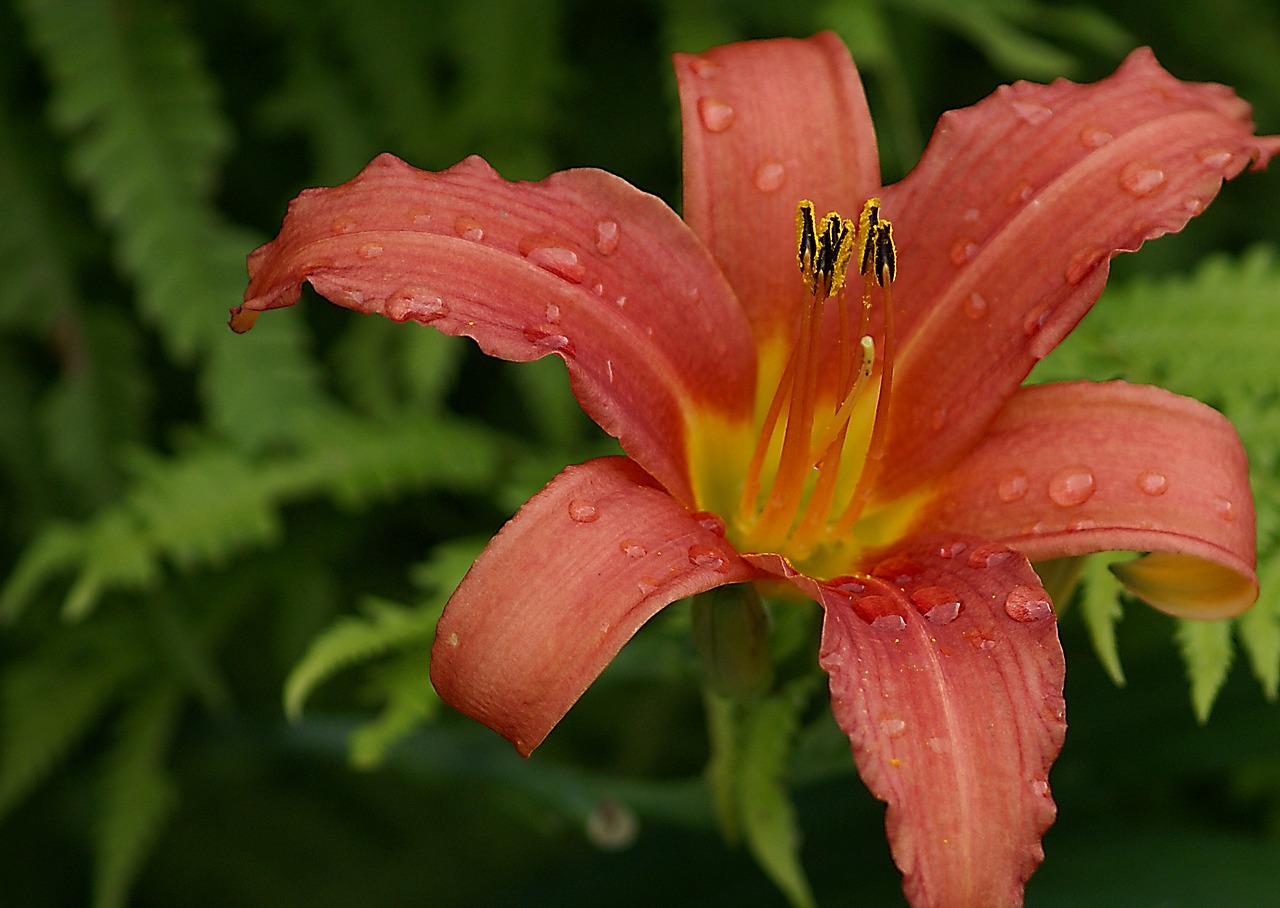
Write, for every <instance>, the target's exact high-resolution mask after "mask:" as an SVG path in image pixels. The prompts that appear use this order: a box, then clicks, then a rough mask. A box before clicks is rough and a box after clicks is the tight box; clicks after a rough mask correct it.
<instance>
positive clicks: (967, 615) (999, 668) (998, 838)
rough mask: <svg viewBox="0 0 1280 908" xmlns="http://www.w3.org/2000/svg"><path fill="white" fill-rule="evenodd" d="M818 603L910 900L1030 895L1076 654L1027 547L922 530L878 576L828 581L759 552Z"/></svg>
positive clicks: (837, 686) (848, 717)
mask: <svg viewBox="0 0 1280 908" xmlns="http://www.w3.org/2000/svg"><path fill="white" fill-rule="evenodd" d="M751 560H753V561H755V562H757V566H759V567H761V568H763V569H770V568H771V569H772V570H773V571H774V572H775V573H776V574H778V576H780V577H783V578H784V579H788V580H790V581H791V582H792V583H794V584H796V585H797V586H799V587H800V588H801V589H803V590H804V591H805V592H807V593H808V594H809V595H810V596H813V597H814V598H815V599H817V600H818V601H820V602H821V603H822V605H823V608H824V610H825V613H826V618H825V621H824V622H823V628H822V650H821V654H820V657H819V658H820V661H821V664H822V667H823V668H824V669H826V671H827V673H828V674H829V675H830V683H831V698H832V704H831V708H832V710H833V711H834V713H835V716H836V721H837V722H838V723H839V724H840V727H841V728H842V729H843V730H844V731H845V733H846V734H848V736H849V740H850V742H851V744H852V745H853V755H854V759H855V760H856V761H857V764H858V772H859V774H860V775H861V776H862V780H863V781H864V782H865V783H866V785H867V788H869V789H870V790H871V792H872V794H874V795H875V796H876V797H877V798H880V799H881V800H883V801H886V802H887V803H888V813H887V815H886V828H887V831H888V836H889V843H890V847H891V848H892V851H893V856H894V860H895V861H896V862H897V864H898V867H899V868H900V869H901V870H902V872H903V877H904V879H903V888H904V890H905V892H906V895H907V899H908V901H910V902H911V904H912V905H919V906H924V905H946V906H948V908H963V906H973V908H979V906H981V908H999V906H1012V905H1021V904H1022V891H1023V886H1024V884H1025V883H1026V881H1027V879H1028V878H1029V877H1030V876H1031V874H1032V872H1033V871H1034V870H1035V868H1036V867H1037V866H1038V865H1039V863H1040V861H1041V860H1043V858H1044V851H1043V849H1042V847H1041V844H1040V838H1041V836H1042V835H1043V834H1044V832H1045V830H1046V829H1048V828H1049V826H1050V825H1051V824H1052V823H1053V820H1054V817H1055V816H1056V807H1055V806H1054V803H1053V799H1052V797H1051V794H1050V790H1049V782H1048V776H1049V769H1050V767H1051V766H1052V765H1053V761H1054V760H1055V759H1056V758H1057V755H1058V752H1059V751H1060V750H1061V749H1062V742H1063V738H1064V736H1065V733H1066V706H1065V701H1064V700H1063V697H1062V685H1063V678H1064V674H1065V660H1064V659H1063V655H1062V647H1061V645H1060V644H1059V642H1058V633H1057V622H1056V620H1055V618H1054V616H1053V609H1052V606H1051V605H1050V602H1049V597H1048V594H1046V593H1045V592H1044V589H1043V588H1042V587H1041V585H1040V581H1039V579H1038V578H1037V577H1036V575H1035V572H1034V571H1033V570H1032V568H1031V565H1030V564H1029V563H1028V562H1027V560H1026V559H1025V558H1023V557H1022V556H1021V555H1019V554H1017V553H1015V552H1013V551H1011V550H1009V549H1007V548H1004V547H1003V546H995V545H989V544H978V543H974V542H971V541H964V540H959V539H954V538H950V539H947V538H938V539H922V538H917V539H916V540H915V541H912V542H909V543H907V544H905V545H904V546H902V547H899V548H897V549H895V550H894V551H893V552H892V553H891V554H889V555H888V556H887V557H886V558H885V559H884V560H882V561H881V562H879V563H878V564H876V565H875V566H873V567H872V568H871V573H870V575H860V576H858V577H850V578H844V579H837V580H833V581H831V582H830V583H828V584H822V583H818V582H817V581H814V580H811V579H809V578H806V577H803V576H801V575H798V574H796V573H795V572H794V571H791V570H789V569H788V568H787V567H786V565H785V563H784V562H782V561H781V560H780V559H777V557H776V556H772V561H770V556H763V557H762V558H759V559H757V558H751Z"/></svg>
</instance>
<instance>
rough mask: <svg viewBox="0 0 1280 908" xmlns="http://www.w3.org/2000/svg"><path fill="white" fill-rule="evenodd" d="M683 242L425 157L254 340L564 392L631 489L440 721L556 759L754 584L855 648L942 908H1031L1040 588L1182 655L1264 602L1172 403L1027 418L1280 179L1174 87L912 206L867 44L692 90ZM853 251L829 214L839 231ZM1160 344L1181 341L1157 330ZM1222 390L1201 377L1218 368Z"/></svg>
mask: <svg viewBox="0 0 1280 908" xmlns="http://www.w3.org/2000/svg"><path fill="white" fill-rule="evenodd" d="M675 66H676V72H677V77H678V84H679V89H680V104H681V114H682V125H683V132H684V205H685V212H684V220H681V218H680V217H679V216H677V215H676V214H675V213H673V212H672V211H671V209H670V208H668V207H667V206H666V205H665V204H664V203H663V202H662V201H660V200H659V199H657V198H655V197H653V196H651V195H647V194H645V193H644V192H641V191H640V190H638V189H636V188H634V187H632V186H631V185H629V184H627V183H626V182H624V181H623V180H621V179H620V178H618V177H616V176H613V175H611V174H608V173H605V172H602V171H599V170H591V169H580V170H569V171H565V172H562V173H556V174H553V175H552V176H550V177H548V178H546V179H545V180H542V181H541V182H537V183H511V182H507V181H505V180H503V179H502V178H501V177H500V176H498V174H497V173H495V172H494V171H493V170H492V169H491V168H490V167H489V166H488V165H487V164H486V163H485V162H484V161H483V160H481V159H479V158H477V157H471V158H468V159H466V160H464V161H462V162H461V163H459V164H457V165H456V166H454V167H451V168H449V169H448V170H445V171H443V172H439V173H430V172H424V171H420V170H417V169H415V168H413V167H411V166H409V165H408V164H406V163H404V162H402V161H400V160H398V159H397V158H395V157H392V156H390V155H382V156H380V157H378V158H376V159H375V160H374V161H373V162H372V163H370V164H369V166H368V167H367V168H366V169H365V170H364V171H363V172H362V173H360V174H359V175H358V176H357V177H355V178H354V179H353V180H351V181H350V182H348V183H346V184H343V185H341V186H337V187H334V188H324V189H311V190H307V191H305V192H303V193H302V194H301V195H300V196H299V197H298V198H297V199H296V200H294V202H293V203H292V204H291V205H290V207H289V212H288V215H287V217H286V218H285V221H284V225H283V227H282V229H281V232H280V234H279V236H278V237H277V238H276V239H274V240H273V241H272V242H270V243H268V244H267V245H265V246H263V247H262V248H260V249H258V250H257V251H255V252H254V253H252V255H251V256H250V258H249V272H250V278H251V280H250V284H249V287H248V291H247V292H246V294H245V302H244V304H243V305H242V306H240V307H239V308H237V309H235V310H233V311H232V318H231V327H232V328H234V329H235V330H237V331H245V330H248V329H249V328H250V327H251V326H252V325H253V322H254V320H255V319H256V318H257V316H258V315H259V313H260V312H261V311H263V310H267V309H274V308H279V307H284V306H290V305H292V304H293V303H295V302H296V301H297V300H298V298H299V294H300V290H301V285H302V283H303V282H309V283H310V284H311V285H312V287H314V289H315V290H316V291H317V292H318V293H320V294H321V295H322V296H324V297H327V298H328V299H329V300H331V301H333V302H334V303H337V304H338V305H341V306H346V307H348V308H351V309H355V310H358V311H360V312H366V313H376V314H379V315H383V316H385V317H387V318H389V319H392V320H394V321H397V322H408V321H412V322H417V323H419V324H422V325H430V326H431V327H433V328H436V329H437V330H440V331H442V332H444V333H446V334H449V335H465V336H467V337H470V338H473V339H474V340H475V341H476V343H478V344H479V345H480V347H481V349H482V350H484V351H485V352H486V353H488V354H490V355H493V356H497V357H500V358H503V359H507V360H514V361H528V360H533V359H537V358H539V357H543V356H547V355H553V356H558V357H559V358H560V359H562V360H563V361H564V363H565V364H566V366H567V368H568V372H569V377H570V380H571V387H572V390H573V393H574V394H575V395H576V397H577V399H578V401H579V402H580V403H581V405H582V407H583V409H584V410H585V411H586V412H587V413H588V414H589V415H590V416H591V417H592V418H593V419H594V420H595V421H596V422H597V423H598V424H599V425H600V426H601V427H602V428H603V429H604V430H605V431H606V432H608V433H609V434H610V435H612V436H614V437H615V438H617V439H618V441H619V443H620V444H621V448H622V450H623V451H624V452H625V455H623V456H612V457H602V458H599V459H595V460H590V461H588V462H586V463H582V464H578V465H574V466H569V467H567V468H566V469H565V470H564V471H563V472H562V473H561V474H560V475H558V476H557V477H555V478H554V479H552V480H551V482H550V483H549V484H548V485H547V486H546V487H545V488H544V489H543V490H542V491H541V492H539V493H538V494H536V495H535V496H534V497H533V498H532V499H530V500H529V502H528V503H527V504H525V505H524V506H523V507H522V508H521V509H520V511H519V512H518V513H517V514H516V515H515V517H513V518H512V519H511V521H510V522H509V523H507V525H506V526H505V527H504V528H503V529H502V530H501V531H500V532H499V533H498V535H497V536H495V537H494V539H493V540H492V541H491V542H490V543H489V545H488V547H487V548H486V549H485V550H484V552H483V553H482V554H481V555H480V556H479V558H478V559H477V560H476V562H475V564H474V566H473V567H472V568H471V571H470V572H469V573H468V574H467V576H466V578H465V579H464V580H463V582H462V584H461V586H459V587H458V589H457V591H456V592H455V593H454V594H453V596H452V598H451V599H450V600H449V603H448V605H447V607H446V609H445V611H444V616H443V618H442V619H441V620H440V623H439V628H438V631H437V636H436V641H435V645H434V648H433V650H432V660H431V677H432V681H433V682H434V684H435V687H436V689H437V691H438V692H439V694H440V696H441V697H442V698H443V699H444V700H445V701H446V702H448V703H450V704H452V705H453V706H454V707H456V708H457V709H459V710H461V711H462V712H463V713H466V714H467V715H470V716H472V717H474V718H475V719H477V720H479V721H480V722H483V723H484V724H486V725H488V726H489V727H490V728H492V729H494V730H496V731H497V732H499V733H501V734H502V735H504V736H506V737H507V738H508V739H510V740H511V742H512V743H513V744H514V745H515V747H516V748H517V749H518V750H519V752H520V753H521V754H524V755H528V754H529V753H530V752H532V751H533V750H534V748H536V747H537V746H538V745H539V744H540V743H541V742H542V740H543V739H544V738H545V737H546V735H547V734H548V733H549V732H550V730H551V729H552V727H553V726H554V725H555V724H556V723H557V722H558V721H559V720H560V718H561V717H562V716H563V715H564V714H565V712H566V711H567V710H568V709H569V708H570V706H572V705H573V703H574V702H575V701H576V700H577V699H578V697H579V696H580V695H581V694H582V692H583V691H584V690H585V689H586V687H587V686H588V685H589V684H590V683H591V682H592V681H593V680H594V679H595V678H596V676H597V675H598V674H599V673H600V672H601V671H602V670H603V668H604V666H605V665H606V664H607V663H608V662H609V661H610V660H611V659H612V658H613V656H614V655H615V654H616V653H617V652H618V650H619V649H620V648H621V647H622V646H623V644H624V643H625V642H626V641H627V640H628V639H629V638H630V637H631V636H632V635H633V634H634V633H635V632H636V630H637V629H638V628H639V627H640V626H641V625H642V624H644V623H645V621H647V620H648V619H649V618H650V617H652V616H653V615H654V614H655V613H657V612H658V611H659V610H660V609H662V608H663V607H664V606H666V605H667V604H668V603H670V602H672V601H674V600H677V599H680V598H682V597H686V596H690V595H693V594H696V593H701V592H703V591H707V590H710V589H713V588H716V587H719V586H722V585H725V584H732V583H742V582H760V583H765V584H771V587H770V588H771V589H773V590H776V589H777V588H778V587H779V586H781V587H784V588H790V589H792V590H793V591H798V593H799V594H803V596H807V597H809V598H811V599H812V600H814V601H815V602H817V603H819V605H820V606H821V607H822V609H823V610H824V622H823V629H822V640H821V651H820V662H821V665H822V667H823V668H824V669H825V670H826V671H827V673H828V674H829V677H830V688H831V705H832V709H833V711H834V714H835V717H836V719H837V721H838V723H839V724H840V726H841V727H842V728H843V730H844V731H845V732H846V733H847V734H848V736H849V739H850V742H851V744H852V750H853V756H854V758H855V760H856V763H857V767H858V771H859V773H860V774H861V776H862V779H863V780H864V782H865V783H866V784H867V786H868V787H869V788H870V790H871V791H872V792H873V793H874V794H875V795H876V797H878V798H880V799H882V800H884V801H887V802H888V812H887V819H886V825H887V831H888V836H889V840H890V844H891V847H892V851H893V855H894V858H895V860H896V862H897V864H898V866H899V868H900V869H901V870H902V872H903V875H904V888H905V891H906V894H907V897H908V899H909V900H910V901H911V903H912V904H914V905H948V906H952V905H984V906H993V905H1016V904H1020V903H1021V900H1022V891H1023V885H1024V883H1025V881H1026V880H1027V878H1028V877H1029V876H1030V875H1031V873H1032V871H1033V870H1034V869H1035V867H1036V866H1037V865H1038V863H1039V862H1040V861H1041V859H1042V857H1043V851H1042V848H1041V844H1040V839H1041V835H1042V834H1043V832H1044V831H1045V830H1046V829H1047V828H1048V826H1049V825H1050V824H1051V823H1052V821H1053V818H1054V816H1055V810H1056V808H1055V805H1054V802H1053V800H1052V798H1051V795H1050V789H1049V783H1048V773H1049V769H1050V767H1051V765H1052V763H1053V761H1054V759H1055V758H1056V756H1057V754H1058V752H1059V750H1060V749H1061V746H1062V742H1063V736H1064V733H1065V727H1066V724H1065V707H1064V701H1063V697H1062V684H1063V672H1064V663H1063V654H1062V649H1061V645H1060V644H1059V641H1058V636H1057V628H1056V621H1055V617H1054V613H1053V608H1052V605H1051V602H1050V599H1049V596H1048V594H1047V593H1046V592H1045V590H1044V588H1043V586H1042V585H1041V582H1040V580H1039V579H1038V577H1037V575H1036V573H1035V572H1034V570H1033V569H1032V567H1031V565H1030V561H1029V560H1040V559H1049V558H1057V557H1062V556H1071V555H1081V554H1085V553H1092V552H1105V551H1132V552H1139V553H1146V554H1145V557H1141V558H1138V559H1137V560H1133V561H1129V562H1127V563H1125V564H1123V565H1120V566H1118V567H1117V568H1116V573H1117V576H1119V578H1120V579H1121V581H1122V582H1123V583H1124V584H1125V585H1126V586H1127V587H1128V588H1129V589H1130V590H1131V591H1132V592H1133V593H1134V594H1136V595H1137V596H1139V597H1141V598H1142V599H1144V600H1146V601H1147V602H1148V603H1150V604H1151V605H1153V606H1155V607H1156V608H1159V609H1162V610H1163V611H1166V612H1169V613H1171V614H1174V615H1181V616H1191V617H1204V618H1217V617H1222V616H1227V615H1233V614H1237V613H1239V612H1241V611H1243V610H1244V609H1246V608H1248V606H1249V605H1250V604H1251V603H1252V602H1253V600H1254V598H1255V595H1256V592H1257V576H1256V573H1255V551H1254V547H1255V528H1254V513H1253V503H1252V498H1251V494H1250V490H1249V485H1248V478H1247V466H1246V461H1245V455H1244V452H1243V450H1242V447H1241V444H1240V441H1239V438H1238V436H1237V435H1236V433H1235V431H1234V430H1233V429H1232V427H1231V426H1230V424H1229V423H1228V422H1227V421H1226V420H1225V419H1224V418H1223V417H1222V416H1220V415H1219V414H1218V413H1217V412H1215V411H1214V410H1212V409H1210V408H1209V407H1207V406H1204V405H1202V404H1200V403H1197V402H1195V401H1192V400H1188V399H1185V398H1182V397H1178V396H1175V395H1173V394H1170V393H1168V392H1165V391H1162V390H1159V389H1157V388H1153V387H1144V386H1137V385H1132V384H1127V383H1124V382H1106V383H1091V382H1073V383H1062V384H1048V385H1040V386H1029V387H1022V386H1021V385H1022V381H1023V379H1024V378H1025V377H1026V376H1027V374H1028V372H1029V371H1030V369H1031V367H1032V366H1033V365H1034V364H1035V362H1036V361H1037V360H1038V359H1040V358H1041V357H1043V356H1044V355H1045V354H1046V353H1048V352H1049V351H1050V350H1052V349H1053V347H1054V346H1055V345H1056V344H1057V343H1058V342H1059V341H1060V340H1061V339H1062V338H1063V337H1064V336H1065V335H1066V334H1067V333H1068V332H1069V331H1070V330H1071V329H1072V328H1073V327H1074V326H1075V324H1076V323H1077V322H1078V321H1079V320H1080V318H1081V317H1082V316H1084V314H1085V313H1086V312H1087V311H1088V309H1089V307H1090V306H1091V305H1092V304H1093V303H1094V301H1095V300H1096V299H1097V298H1098V296H1099V294H1100V293H1101V291H1102V288H1103V284H1104V282H1105V280H1106V276H1107V271H1108V263H1109V261H1110V259H1111V258H1112V257H1113V256H1114V255H1116V254H1117V253H1118V252H1122V251H1132V250H1135V249H1137V248H1138V247H1139V246H1140V245H1141V244H1142V243H1143V242H1144V241H1145V240H1147V239H1150V238H1152V237H1156V236H1159V235H1161V234H1164V233H1168V232H1171V231H1177V230H1179V229H1181V228H1182V227H1183V226H1184V225H1185V224H1186V223H1187V221H1188V220H1189V219H1190V218H1191V217H1192V216H1194V215H1195V214H1198V213H1199V212H1200V211H1201V210H1202V209H1203V208H1204V207H1205V205H1206V204H1207V203H1208V202H1209V201H1210V200H1211V199H1212V198H1213V197H1214V196H1215V195H1216V194H1217V192H1218V190H1219V188H1220V186H1221V184H1222V182H1223V180H1224V179H1228V178H1232V177H1234V176H1236V175H1237V174H1239V173H1240V172H1241V171H1242V170H1243V169H1244V168H1245V167H1246V166H1248V165H1250V164H1252V165H1253V166H1254V167H1255V168H1260V167H1262V166H1263V165H1265V163H1266V162H1267V160H1268V159H1269V158H1270V157H1271V156H1272V155H1273V154H1275V153H1276V151H1277V150H1280V138H1259V137H1256V136H1255V135H1254V128H1253V125H1252V123H1251V121H1250V111H1249V107H1248V105H1247V104H1245V103H1244V102H1243V101H1241V100H1240V99H1238V98H1237V97H1236V96H1235V95H1234V94H1233V93H1232V92H1231V91H1230V89H1228V88H1226V87H1223V86H1219V85H1206V84H1191V83H1185V82H1181V81H1178V80H1177V79H1175V78H1174V77H1172V76H1171V75H1169V74H1168V73H1167V72H1165V70H1164V69H1162V68H1161V67H1160V66H1159V64H1158V63H1157V62H1156V60H1155V58H1154V57H1153V55H1152V54H1151V52H1150V51H1148V50H1138V51H1135V52H1134V53H1133V54H1132V55H1131V56H1130V57H1129V58H1128V59H1127V60H1126V61H1125V62H1124V64H1123V65H1122V66H1121V67H1120V69H1119V70H1118V71H1117V72H1116V73H1115V74H1114V75H1112V76H1111V77H1109V78H1107V79H1104V80H1103V81H1101V82H1098V83H1096V84H1091V85H1078V84H1073V83H1071V82H1067V81H1064V80H1059V81H1056V82H1054V83H1053V84H1051V85H1032V84H1028V83H1022V82H1019V83H1017V84H1014V85H1009V86H1004V87H1002V88H1000V89H998V90H997V91H996V92H995V93H994V94H993V95H992V96H991V97H989V98H987V99H986V100H983V101H981V102H980V103H978V104H976V105H974V106H972V107H970V108H968V109H965V110H960V111H955V112H951V113H947V114H945V115H944V116H943V117H942V119H941V120H940V122H939V124H938V127H937V129H936V131H935V132H934V134H933V137H932V139H931V140H930V142H929V145H928V147H927V149H926V150H925V152H924V155H923V158H922V160H921V161H920V163H919V165H918V166H917V167H916V168H915V169H914V170H913V171H912V172H911V173H910V174H909V175H908V176H907V177H906V178H905V179H903V180H902V181H901V182H898V183H896V184H894V185H891V186H882V185H881V177H880V170H879V163H878V157H877V150H876V141H875V137H874V133H873V130H872V123H871V119H870V115H869V113H868V110H867V104H866V100H865V98H864V94H863V90H862V86H861V83H860V81H859V77H858V74H857V71H856V70H855V68H854V66H853V63H852V61H851V60H850V58H849V54H848V51H847V50H846V49H845V47H844V46H843V45H842V44H841V43H840V41H839V40H838V39H837V38H836V37H835V36H834V35H831V34H820V35H817V36H816V37H813V38H811V39H807V40H793V39H778V40H768V41H759V42H749V43H743V44H734V45H729V46H725V47H719V48H715V49H712V50H709V51H707V52H706V53H703V54H698V55H677V57H676V59H675ZM827 212H830V214H827ZM1140 317H1143V318H1148V317H1158V313H1142V314H1141V316H1140ZM1189 355H1191V354H1189Z"/></svg>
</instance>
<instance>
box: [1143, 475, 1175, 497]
mask: <svg viewBox="0 0 1280 908" xmlns="http://www.w3.org/2000/svg"><path fill="white" fill-rule="evenodd" d="M1138 488H1139V489H1141V490H1142V491H1143V492H1145V493H1146V494H1148V495H1163V494H1164V493H1165V492H1167V491H1169V480H1168V479H1166V478H1165V475H1164V474H1163V473H1157V472H1156V471H1155V470H1143V471H1142V472H1141V473H1139V474H1138Z"/></svg>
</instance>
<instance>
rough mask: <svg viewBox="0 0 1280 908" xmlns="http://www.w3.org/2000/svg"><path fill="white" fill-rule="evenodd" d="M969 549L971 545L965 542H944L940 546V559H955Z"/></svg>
mask: <svg viewBox="0 0 1280 908" xmlns="http://www.w3.org/2000/svg"><path fill="white" fill-rule="evenodd" d="M967 548H969V545H968V543H965V542H959V541H956V542H944V543H943V544H942V545H940V546H938V557H939V558H948V559H950V558H954V557H956V556H957V555H959V554H961V553H962V552H964V550H965V549H967Z"/></svg>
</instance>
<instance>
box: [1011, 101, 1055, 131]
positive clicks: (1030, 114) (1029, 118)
mask: <svg viewBox="0 0 1280 908" xmlns="http://www.w3.org/2000/svg"><path fill="white" fill-rule="evenodd" d="M1009 106H1010V107H1012V108H1013V112H1014V113H1015V114H1017V115H1018V119H1020V120H1022V121H1023V122H1024V123H1027V124H1029V125H1031V126H1039V125H1040V124H1041V123H1043V122H1045V121H1046V120H1048V119H1049V118H1050V117H1051V116H1053V109H1052V108H1051V107H1049V105H1048V104H1043V103H1041V102H1040V101H1030V100H1020V101H1014V102H1012V103H1011V104H1010V105H1009Z"/></svg>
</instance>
